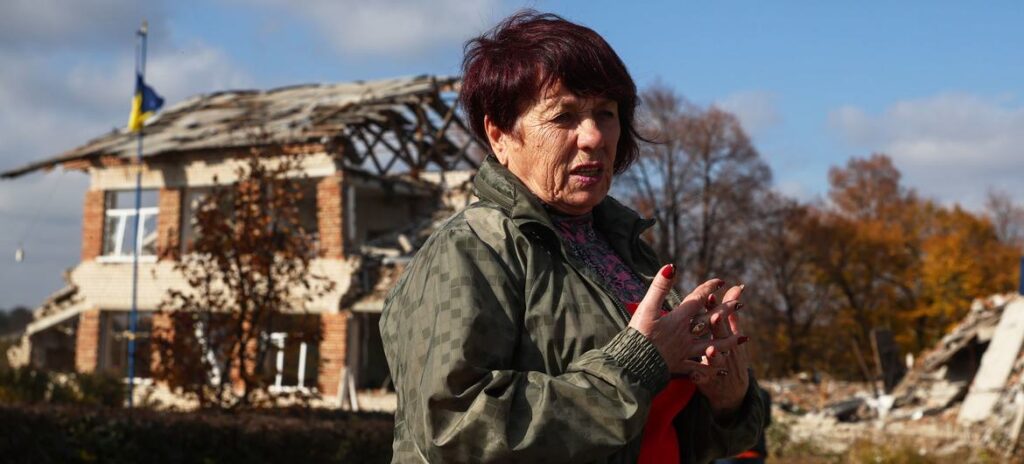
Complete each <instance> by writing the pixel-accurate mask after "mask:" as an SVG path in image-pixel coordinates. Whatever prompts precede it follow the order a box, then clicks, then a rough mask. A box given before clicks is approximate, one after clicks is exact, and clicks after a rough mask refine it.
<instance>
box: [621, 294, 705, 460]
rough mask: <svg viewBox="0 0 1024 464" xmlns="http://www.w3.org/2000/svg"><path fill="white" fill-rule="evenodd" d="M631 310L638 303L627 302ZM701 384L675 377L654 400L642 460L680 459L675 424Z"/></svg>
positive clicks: (643, 443)
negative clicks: (673, 423)
mask: <svg viewBox="0 0 1024 464" xmlns="http://www.w3.org/2000/svg"><path fill="white" fill-rule="evenodd" d="M626 309H627V310H629V314H630V315H632V314H633V313H634V312H636V303H629V304H627V305H626ZM696 390H697V386H696V385H694V384H693V382H691V381H689V380H671V381H669V383H668V385H667V386H665V389H663V390H662V391H661V392H659V393H658V394H657V395H655V396H654V400H653V401H652V402H651V412H650V413H649V414H648V415H647V423H646V424H644V435H643V441H642V442H641V444H640V458H639V459H638V460H637V462H638V463H639V464H661V463H666V462H673V463H674V462H679V438H677V437H676V428H675V426H674V425H672V419H675V417H676V415H678V414H679V412H680V411H682V410H683V408H685V407H686V404H687V403H689V402H690V398H692V397H693V392H694V391H696Z"/></svg>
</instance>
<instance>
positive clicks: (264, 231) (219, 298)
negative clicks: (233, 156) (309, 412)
mask: <svg viewBox="0 0 1024 464" xmlns="http://www.w3.org/2000/svg"><path fill="white" fill-rule="evenodd" d="M260 140H262V138H261V139H260ZM254 146H255V147H257V148H252V149H251V150H250V151H249V153H248V155H247V156H245V157H244V159H243V160H242V161H243V163H242V166H241V167H240V168H239V169H238V181H237V182H235V183H233V184H230V185H225V186H219V187H217V188H214V189H213V190H212V191H211V192H210V194H209V195H208V196H206V197H205V198H204V199H203V200H202V201H201V203H200V205H199V207H198V210H197V212H196V216H195V220H194V227H195V238H194V241H193V242H192V243H191V245H190V247H189V250H188V251H189V252H188V253H185V254H183V255H182V256H181V258H180V259H179V260H178V261H177V262H176V263H175V269H176V270H177V271H178V272H181V273H182V275H183V276H184V277H185V280H186V281H187V282H188V286H189V288H187V289H177V290H171V291H170V292H169V294H168V295H167V298H166V299H165V301H164V302H163V304H162V305H161V307H160V311H161V312H162V313H164V314H166V315H168V316H169V319H170V321H171V322H170V324H169V325H167V326H165V327H159V328H154V331H155V332H156V333H155V334H154V335H155V336H154V341H155V342H156V343H157V356H158V358H159V360H158V362H157V363H155V364H156V365H155V366H154V369H155V371H156V372H155V376H156V377H157V378H158V379H162V380H164V381H167V382H168V384H169V385H170V386H171V387H175V388H181V389H183V390H184V391H185V392H187V393H189V394H191V395H192V396H193V397H195V398H196V399H197V400H198V401H199V402H200V404H201V405H202V406H204V407H209V406H215V407H227V408H230V407H244V406H247V405H252V404H254V403H257V402H259V401H262V400H266V399H273V395H270V394H269V392H268V388H267V387H268V383H269V379H270V378H272V375H273V374H272V373H270V372H268V371H267V370H268V368H267V367H266V365H267V364H268V363H266V362H265V360H266V357H267V354H268V352H270V351H271V349H272V344H271V343H270V340H268V338H267V336H268V334H269V333H271V332H273V331H279V330H282V329H284V330H290V331H291V332H292V333H289V338H290V339H294V338H293V337H296V338H299V339H300V340H301V341H304V342H310V343H316V342H318V341H319V339H320V333H319V324H317V323H316V319H315V318H314V317H312V316H309V315H306V316H305V317H303V316H302V315H303V314H305V306H306V304H308V303H309V302H310V301H312V300H313V299H315V298H317V297H319V296H322V295H323V294H324V293H325V292H328V291H330V290H331V289H332V288H333V283H332V282H330V281H329V280H327V279H326V278H325V277H323V276H319V275H316V274H314V273H313V272H312V270H311V269H310V264H311V261H312V259H313V258H314V257H315V255H316V246H315V238H314V237H315V236H314V233H315V231H311V230H305V229H304V228H303V227H302V223H301V220H300V211H299V203H300V200H301V199H302V196H303V195H304V191H303V188H302V180H303V176H301V175H299V174H297V173H299V172H301V171H300V169H299V168H300V166H301V159H302V156H303V155H301V154H296V153H294V152H288V151H286V150H283V149H282V148H281V147H280V146H278V145H275V144H269V143H259V142H258V143H255V144H254ZM288 315H298V317H299V318H300V319H301V321H300V322H299V323H298V324H295V323H294V321H292V323H291V324H286V323H285V321H284V319H285V318H286V317H289V316H288ZM291 317H292V319H294V317H295V316H291Z"/></svg>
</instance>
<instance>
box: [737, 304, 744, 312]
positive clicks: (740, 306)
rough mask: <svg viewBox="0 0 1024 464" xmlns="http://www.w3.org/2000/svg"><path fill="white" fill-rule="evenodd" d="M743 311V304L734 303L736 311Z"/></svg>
mask: <svg viewBox="0 0 1024 464" xmlns="http://www.w3.org/2000/svg"><path fill="white" fill-rule="evenodd" d="M740 309H743V303H736V311H739V310H740Z"/></svg>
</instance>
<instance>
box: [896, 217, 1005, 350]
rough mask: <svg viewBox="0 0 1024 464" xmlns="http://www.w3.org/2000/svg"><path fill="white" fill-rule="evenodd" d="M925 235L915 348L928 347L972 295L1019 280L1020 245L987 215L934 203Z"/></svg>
mask: <svg viewBox="0 0 1024 464" xmlns="http://www.w3.org/2000/svg"><path fill="white" fill-rule="evenodd" d="M931 209H932V210H933V211H934V212H933V214H932V215H931V217H930V220H929V224H928V230H927V231H926V234H925V236H924V238H923V245H922V250H923V253H922V259H921V264H920V277H919V278H920V283H921V284H920V295H919V298H918V301H919V304H918V305H917V306H916V307H915V308H914V311H913V312H911V313H910V314H909V315H908V316H909V318H910V319H911V320H912V323H913V327H914V330H913V331H912V332H911V333H909V334H906V337H905V338H906V339H907V341H908V344H911V346H912V347H913V348H914V349H923V348H925V347H927V346H930V345H931V344H932V343H934V342H935V341H936V340H938V339H939V338H941V337H942V335H944V334H945V333H946V331H947V330H949V329H950V328H951V327H952V326H953V325H955V324H956V323H958V322H959V321H960V320H961V319H962V318H963V317H964V316H966V315H967V311H968V309H969V308H970V305H971V301H972V300H973V299H974V298H977V297H981V296H985V295H989V294H992V293H998V292H1006V291H1009V290H1011V289H1013V288H1014V285H1015V283H1016V282H1017V269H1018V267H1017V260H1018V258H1019V256H1018V252H1017V248H1016V247H1015V246H1012V245H1010V244H1007V243H1004V242H1003V241H1001V240H1000V239H999V236H998V232H997V229H996V227H994V226H993V225H992V223H991V222H989V220H988V219H987V218H985V217H984V216H980V215H975V214H972V213H970V212H968V211H965V210H963V209H961V208H960V207H959V206H954V207H952V208H941V207H937V206H934V205H932V207H931Z"/></svg>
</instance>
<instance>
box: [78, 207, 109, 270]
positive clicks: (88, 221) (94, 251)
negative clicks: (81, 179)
mask: <svg viewBox="0 0 1024 464" xmlns="http://www.w3.org/2000/svg"><path fill="white" fill-rule="evenodd" d="M103 206H104V205H103V191H102V190H89V191H87V192H85V203H84V205H83V206H82V261H90V260H93V259H96V257H97V256H99V255H100V254H101V253H103V212H104V211H103Z"/></svg>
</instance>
